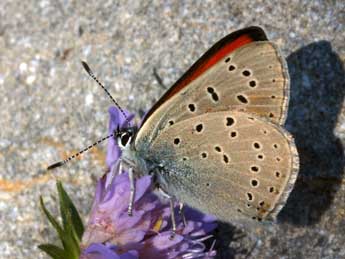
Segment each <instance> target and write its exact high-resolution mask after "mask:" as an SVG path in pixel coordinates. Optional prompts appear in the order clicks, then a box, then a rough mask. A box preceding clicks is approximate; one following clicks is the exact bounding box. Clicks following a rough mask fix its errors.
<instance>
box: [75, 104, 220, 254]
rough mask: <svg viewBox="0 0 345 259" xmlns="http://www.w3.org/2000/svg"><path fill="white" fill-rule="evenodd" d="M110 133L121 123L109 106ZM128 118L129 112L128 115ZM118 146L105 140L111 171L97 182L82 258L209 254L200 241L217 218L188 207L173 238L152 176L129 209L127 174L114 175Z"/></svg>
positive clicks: (141, 184) (138, 183)
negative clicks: (131, 209) (128, 210)
mask: <svg viewBox="0 0 345 259" xmlns="http://www.w3.org/2000/svg"><path fill="white" fill-rule="evenodd" d="M109 112H110V125H109V131H110V132H113V131H114V130H115V129H116V128H117V127H118V126H120V127H121V126H123V123H124V120H123V119H120V118H122V116H119V115H120V113H119V111H118V110H117V109H116V108H115V107H112V108H110V109H109ZM128 118H130V119H132V118H133V115H132V114H128ZM119 156H120V150H119V148H118V146H117V144H116V142H115V141H114V140H112V141H110V142H109V144H108V153H107V165H108V166H109V167H110V173H108V174H106V175H105V176H104V177H103V178H101V179H100V180H99V181H98V184H97V188H96V196H95V199H94V203H93V206H92V210H91V214H90V219H89V222H88V224H87V226H86V230H85V232H84V235H83V239H82V245H81V247H82V249H83V252H82V258H85V259H86V258H90V259H91V258H97V259H100V258H213V256H215V251H213V249H211V251H205V250H206V249H205V245H204V243H203V241H204V240H205V239H207V238H208V237H210V236H207V234H208V233H210V232H211V231H212V230H213V229H214V228H215V227H216V223H215V218H214V217H213V216H210V215H204V214H202V213H200V212H198V211H196V210H194V209H192V208H188V207H186V208H185V210H184V215H185V218H186V225H184V223H183V221H182V217H181V216H179V215H178V213H177V212H178V211H177V208H176V209H175V212H174V213H175V215H176V220H177V231H176V235H175V236H174V238H171V230H172V226H171V220H170V219H171V213H173V212H171V211H170V208H169V206H168V205H167V204H166V203H163V202H162V201H161V200H160V199H159V198H158V197H157V196H156V195H155V194H154V193H153V189H152V179H151V177H150V176H144V177H142V178H140V179H138V180H136V183H135V184H136V192H135V200H134V206H133V215H132V216H129V215H128V213H127V209H128V203H129V193H130V191H129V189H130V188H129V179H128V174H127V173H122V174H119V175H116V176H114V174H113V173H112V172H114V171H116V169H117V165H118V163H117V161H118V158H119Z"/></svg>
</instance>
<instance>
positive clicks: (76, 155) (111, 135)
mask: <svg viewBox="0 0 345 259" xmlns="http://www.w3.org/2000/svg"><path fill="white" fill-rule="evenodd" d="M115 134H116V133H115V132H114V133H112V134H110V135H108V136H106V137H104V138H102V139H100V140H98V141H96V142H95V143H93V144H92V145H90V146H88V147H87V148H84V149H83V150H81V151H79V152H78V153H75V154H74V155H72V156H70V157H68V158H66V159H65V160H62V161H59V162H57V163H55V164H52V165H50V166H48V168H47V170H51V169H54V168H56V167H60V166H62V165H64V164H66V163H67V162H69V161H71V160H72V159H73V158H76V157H78V156H80V155H81V154H82V153H84V152H85V151H88V150H89V149H91V148H93V147H94V146H96V145H98V144H99V143H101V142H103V141H104V140H107V139H108V138H111V137H114V136H115Z"/></svg>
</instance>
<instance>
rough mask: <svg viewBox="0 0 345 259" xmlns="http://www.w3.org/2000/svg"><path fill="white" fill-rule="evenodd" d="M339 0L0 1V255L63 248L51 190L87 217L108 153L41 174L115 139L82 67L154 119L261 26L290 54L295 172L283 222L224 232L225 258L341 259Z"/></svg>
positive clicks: (344, 49)
mask: <svg viewBox="0 0 345 259" xmlns="http://www.w3.org/2000/svg"><path fill="white" fill-rule="evenodd" d="M344 10H345V2H344V1H341V0H340V1H331V0H329V1H321V0H319V1H309V0H305V1H296V0H292V1H260V0H256V1H252V0H241V1H141V2H139V1H65V0H55V1H53V0H41V1H34V0H24V1H19V0H2V1H1V2H0V97H1V101H0V126H1V128H0V220H1V224H0V258H46V256H45V254H43V253H42V252H40V251H39V250H38V249H37V248H36V246H37V245H38V244H39V243H41V242H44V241H51V242H53V241H54V240H55V236H54V235H53V233H52V231H51V229H50V226H49V225H48V223H47V221H46V220H45V219H44V217H43V216H42V214H41V212H40V210H39V209H38V198H39V195H43V196H44V197H45V200H46V203H47V205H48V207H49V208H51V209H52V210H53V211H55V212H56V208H55V207H54V206H53V205H54V203H55V199H54V195H55V194H56V193H55V179H57V178H58V179H60V180H62V181H63V182H64V184H65V187H66V189H67V191H68V192H69V193H71V195H72V197H73V199H74V200H75V202H76V204H77V207H78V208H80V211H81V213H82V214H83V216H85V217H86V215H87V213H88V211H89V209H90V206H91V201H92V193H93V191H94V187H95V179H96V178H98V177H100V176H101V175H102V173H103V172H104V169H105V164H104V151H105V145H103V146H99V147H97V148H96V149H94V150H93V151H91V152H89V153H88V154H87V155H85V156H84V157H83V159H82V160H77V161H74V162H71V163H70V164H69V165H68V166H65V167H63V168H61V169H58V170H56V171H54V172H53V173H49V174H45V172H44V169H45V168H46V166H47V165H48V164H50V163H52V162H55V161H57V160H59V159H61V158H64V157H65V156H66V155H68V154H71V152H74V151H76V150H78V149H80V148H82V147H85V146H86V145H88V144H89V143H91V142H93V141H94V140H97V139H99V138H100V137H102V136H104V135H105V134H106V133H107V123H108V121H107V120H108V117H107V116H108V114H107V109H108V107H109V106H110V105H111V102H110V101H109V100H108V98H107V96H106V95H105V94H104V93H103V92H102V91H101V90H100V89H99V87H98V86H97V85H96V84H95V83H94V82H93V81H92V80H90V78H89V77H88V76H87V75H86V73H85V71H84V70H83V68H82V66H81V65H80V60H87V61H88V63H89V64H90V66H91V67H92V68H93V70H94V71H95V72H96V74H97V75H98V77H99V78H100V79H101V80H102V81H103V82H104V83H105V84H106V85H107V86H108V88H109V90H110V91H111V93H112V95H113V96H114V97H115V98H117V100H118V101H119V102H120V103H121V104H122V105H123V106H124V107H126V108H128V109H129V110H131V111H135V112H143V111H145V110H147V109H148V108H149V107H150V106H151V105H152V103H153V102H154V101H155V100H157V98H159V96H161V94H162V93H163V92H164V89H163V88H162V87H161V86H159V84H158V83H157V81H156V80H155V78H154V76H153V69H157V71H158V73H159V74H160V76H161V77H162V78H163V81H164V84H166V85H171V84H172V83H173V82H174V81H175V80H177V79H178V77H179V76H181V74H182V73H183V72H184V71H185V70H186V69H187V68H188V67H189V66H190V65H191V64H192V63H193V62H194V61H195V60H196V59H197V58H198V57H199V56H200V55H201V54H202V53H203V52H204V51H206V50H207V48H208V47H210V46H211V45H212V44H213V43H214V42H216V41H217V40H218V39H220V38H221V37H222V36H224V35H226V34H228V33H229V32H231V31H233V30H236V29H239V28H243V27H245V26H249V25H261V26H264V27H265V28H266V30H267V33H268V35H269V37H270V38H271V39H272V40H273V41H274V42H276V43H277V44H278V45H279V46H280V47H281V49H282V52H283V54H284V55H285V56H286V57H287V61H288V66H289V70H290V75H291V102H290V110H289V116H288V120H287V128H288V129H289V130H290V131H291V132H292V133H293V135H294V136H295V138H296V144H297V147H298V150H299V152H300V157H301V171H300V175H299V178H298V180H297V184H296V187H295V189H294V190H293V192H292V195H291V197H290V199H289V200H288V203H287V206H286V207H285V208H284V209H283V211H282V212H281V213H280V215H279V222H278V224H276V225H272V226H269V227H268V228H267V229H266V230H262V229H261V228H260V229H258V230H254V232H255V234H254V235H253V234H247V232H244V231H243V230H241V229H239V228H235V227H233V226H230V225H226V224H224V225H222V226H221V227H220V228H219V231H218V233H216V238H217V248H218V249H219V258H345V181H344V151H343V147H342V145H343V144H344V142H345V110H344V94H345V83H344V81H345V72H344V60H345V45H344V42H345V26H344V24H345V12H344Z"/></svg>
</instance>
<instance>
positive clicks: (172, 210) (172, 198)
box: [158, 187, 176, 239]
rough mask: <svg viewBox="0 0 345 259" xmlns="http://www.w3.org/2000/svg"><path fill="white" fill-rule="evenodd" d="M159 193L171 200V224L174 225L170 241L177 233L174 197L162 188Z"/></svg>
mask: <svg viewBox="0 0 345 259" xmlns="http://www.w3.org/2000/svg"><path fill="white" fill-rule="evenodd" d="M158 190H159V192H160V193H161V194H162V195H163V196H164V197H166V198H168V199H169V203H170V213H171V214H170V215H171V216H170V217H171V224H172V233H171V236H170V239H173V238H174V237H175V233H176V219H175V211H174V197H173V196H171V195H169V194H168V193H166V192H165V191H164V190H163V189H162V188H159V187H158Z"/></svg>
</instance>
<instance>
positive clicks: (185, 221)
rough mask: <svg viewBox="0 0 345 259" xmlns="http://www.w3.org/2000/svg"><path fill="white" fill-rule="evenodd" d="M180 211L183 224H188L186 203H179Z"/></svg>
mask: <svg viewBox="0 0 345 259" xmlns="http://www.w3.org/2000/svg"><path fill="white" fill-rule="evenodd" d="M178 213H179V214H180V216H181V218H182V222H183V225H184V226H187V220H186V217H185V215H184V204H183V203H182V202H180V203H179V210H178Z"/></svg>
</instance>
